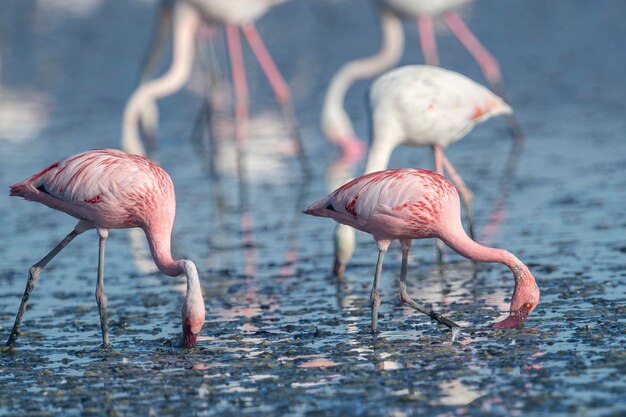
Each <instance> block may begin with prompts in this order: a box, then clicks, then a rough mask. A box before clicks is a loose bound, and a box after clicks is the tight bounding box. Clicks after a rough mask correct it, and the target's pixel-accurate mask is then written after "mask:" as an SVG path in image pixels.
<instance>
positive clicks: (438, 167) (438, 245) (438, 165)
mask: <svg viewBox="0 0 626 417" xmlns="http://www.w3.org/2000/svg"><path fill="white" fill-rule="evenodd" d="M438 148H439V147H438V146H433V155H434V157H435V172H436V173H437V174H439V175H443V174H444V173H443V161H442V160H441V152H439V150H438ZM444 248H445V246H444V244H443V242H442V241H441V239H436V240H435V252H436V253H437V255H436V258H437V264H438V265H439V266H442V265H443V252H444Z"/></svg>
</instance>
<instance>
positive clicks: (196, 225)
mask: <svg viewBox="0 0 626 417" xmlns="http://www.w3.org/2000/svg"><path fill="white" fill-rule="evenodd" d="M43 3H44V2H42V3H39V2H21V1H17V0H15V1H9V3H8V5H7V7H8V11H9V12H10V13H9V15H11V16H14V18H13V19H9V18H7V15H5V16H4V17H0V28H1V29H2V32H1V33H2V37H1V38H0V45H2V48H0V54H1V55H0V56H1V57H2V74H1V77H0V93H2V92H3V91H8V89H9V88H10V89H11V90H12V91H22V92H24V93H25V94H26V93H28V94H27V96H28V97H29V98H32V97H33V96H37V97H39V96H45V100H39V101H37V102H36V103H31V104H29V102H27V101H26V99H22V101H23V104H24V106H25V107H26V108H29V107H28V106H30V108H32V109H35V110H37V112H39V113H38V114H39V115H40V117H39V119H37V120H38V121H39V122H40V123H43V124H44V125H45V128H43V129H42V130H41V132H40V133H38V134H36V135H34V137H25V138H22V139H19V140H18V139H16V138H19V137H20V135H19V134H13V135H11V134H8V133H3V130H2V129H4V125H3V124H0V180H1V181H0V183H1V184H4V185H5V186H7V187H8V185H10V184H12V183H14V182H16V181H18V180H21V179H23V178H25V177H27V176H29V175H31V174H32V173H34V172H36V171H37V170H40V169H42V168H43V167H44V166H46V165H47V164H49V163H52V162H54V161H56V160H58V159H61V158H63V157H65V156H68V155H71V154H73V153H77V152H79V151H82V150H85V149H88V148H94V147H118V144H119V142H118V140H119V132H120V128H119V126H120V121H121V112H122V108H123V104H124V101H125V99H126V98H127V97H128V95H129V94H130V92H131V90H132V89H133V88H134V86H135V83H136V82H137V79H138V71H139V65H140V61H141V57H142V56H143V55H142V54H143V53H144V48H145V47H146V46H147V42H148V38H149V35H150V31H149V30H148V29H146V30H145V31H144V32H142V33H139V32H138V31H139V30H140V29H141V28H150V27H151V25H152V18H153V12H152V10H153V5H152V4H151V3H150V2H131V4H128V5H127V4H126V2H98V1H90V2H86V3H85V4H84V5H83V6H82V8H72V9H71V10H70V11H68V9H54V8H52V6H51V4H53V2H48V3H49V4H43ZM62 3H63V2H58V4H62ZM601 3H602V4H595V2H583V1H567V2H566V1H552V2H545V1H540V0H533V1H523V2H522V1H516V2H500V1H497V0H480V1H477V2H476V3H475V4H474V5H473V6H472V7H471V8H468V9H466V10H465V11H464V13H463V17H464V18H465V19H466V21H467V23H468V25H469V26H470V27H472V28H474V29H475V32H476V34H477V35H478V37H479V38H480V39H481V40H482V41H483V42H484V44H485V45H486V46H487V47H488V48H489V49H490V50H491V52H493V54H494V55H495V56H496V57H498V58H499V59H500V64H501V69H502V72H503V74H504V80H505V82H506V86H507V91H508V95H509V98H510V101H511V104H512V106H513V107H514V108H515V110H516V111H517V115H518V117H519V120H520V122H521V123H522V125H523V127H524V129H525V131H526V134H527V140H526V142H525V144H524V149H523V151H522V152H521V154H519V155H518V156H516V158H518V159H516V162H517V165H516V167H515V170H514V172H513V173H510V172H508V171H510V170H508V169H507V161H508V160H509V158H510V152H511V148H512V142H511V140H510V138H509V136H508V132H507V128H506V123H505V121H504V120H502V119H496V120H492V121H489V122H488V123H486V124H484V125H481V126H479V127H477V128H476V129H475V130H474V132H472V133H471V134H470V135H468V137H467V138H466V139H464V140H462V141H461V142H459V143H457V144H454V145H452V146H451V147H450V148H449V150H448V157H449V158H450V160H451V161H453V162H454V164H455V166H456V167H457V169H458V170H459V172H460V173H462V175H463V176H464V178H465V180H466V182H467V184H468V185H469V186H470V187H471V188H472V190H473V191H474V204H475V205H474V213H475V219H476V222H477V225H478V231H479V241H480V242H482V243H485V244H489V245H493V246H497V247H503V248H506V249H508V250H510V251H511V252H513V253H515V254H516V255H518V257H519V258H520V259H522V260H523V261H524V262H526V263H527V264H528V266H529V267H530V269H531V271H532V272H533V273H534V275H535V277H536V279H537V282H538V285H539V287H540V289H541V297H542V298H541V302H540V304H539V306H538V307H537V308H536V310H535V311H534V312H533V313H532V315H531V316H530V317H529V319H528V321H527V322H526V325H525V327H524V328H523V329H514V330H493V329H491V328H490V324H491V323H493V322H494V321H495V320H496V319H498V318H499V317H502V316H503V315H504V314H505V311H506V310H507V308H508V302H509V301H510V297H511V295H512V290H513V279H512V275H511V273H510V272H509V271H508V270H506V268H504V267H503V266H500V265H486V264H479V265H474V264H472V263H471V262H469V261H467V260H465V259H463V258H460V257H459V256H457V255H456V254H454V253H452V252H451V251H450V250H449V249H448V250H446V252H445V261H446V262H445V265H444V266H443V267H439V266H438V265H437V264H436V263H435V251H434V245H433V242H431V241H419V242H415V243H414V246H413V248H412V251H411V258H410V261H409V278H408V280H409V292H410V293H411V294H412V296H413V297H414V298H415V299H418V300H420V301H423V302H424V303H426V304H429V305H432V306H433V307H434V308H436V309H437V310H438V311H439V312H441V313H444V314H445V315H446V316H447V317H449V318H450V319H452V320H454V321H456V322H458V323H459V324H461V325H462V326H463V330H462V332H461V334H460V335H459V337H458V338H457V339H456V340H455V341H452V340H451V335H450V332H449V330H448V329H445V328H443V327H441V326H438V325H437V324H436V323H434V322H432V321H431V320H430V319H429V318H428V317H425V316H422V315H420V314H419V313H416V312H414V311H412V310H409V309H408V308H406V307H403V306H401V305H400V303H399V301H398V300H397V291H398V284H397V279H398V277H399V273H400V247H399V245H398V244H394V245H392V247H391V248H390V251H389V254H388V257H387V260H386V262H385V265H384V269H383V278H382V282H381V297H382V302H383V304H382V307H381V315H380V320H379V327H380V333H379V334H376V335H372V334H371V333H370V332H369V323H370V313H369V305H368V298H369V292H370V285H371V281H372V278H373V272H374V266H375V261H376V246H375V243H374V241H373V240H372V239H371V237H370V236H367V235H364V234H359V235H358V236H357V250H356V253H355V257H354V258H353V260H352V261H351V263H350V265H349V267H348V270H347V276H346V278H345V280H343V281H338V280H336V279H334V278H332V277H331V276H330V271H331V266H332V260H333V255H332V250H333V249H332V241H331V236H332V231H333V228H334V224H332V222H331V221H329V220H325V219H318V218H312V217H308V216H305V215H303V214H302V213H301V210H302V209H303V208H305V207H306V205H307V203H311V202H313V201H315V200H316V199H317V198H319V197H320V196H322V195H324V194H325V193H326V192H327V191H328V190H327V188H328V186H327V178H326V177H327V175H328V174H327V170H328V168H329V166H330V167H331V168H332V167H333V166H332V161H333V160H334V159H335V158H336V157H337V150H336V149H334V148H333V147H332V146H331V145H329V144H328V143H327V142H326V141H325V140H324V138H323V136H322V135H321V132H320V131H319V128H318V118H319V110H320V106H321V102H322V97H323V96H322V94H323V91H324V88H325V86H326V85H327V82H328V79H329V77H330V76H331V75H332V74H333V72H334V71H335V70H336V69H337V68H338V67H339V66H340V65H341V63H342V62H344V61H346V60H348V59H353V58H357V57H360V56H365V55H367V54H369V53H372V52H374V51H375V50H376V48H377V47H378V29H376V28H375V26H376V17H375V11H374V8H373V7H371V4H369V3H367V4H366V3H365V2H360V1H359V0H346V1H331V0H325V1H322V0H319V1H300V0H298V1H292V2H289V3H288V4H286V5H284V6H282V7H281V8H277V9H275V10H274V11H272V12H271V13H269V14H268V15H267V16H266V17H265V18H264V19H263V20H262V21H260V22H259V23H258V28H259V31H260V33H261V34H262V35H264V36H265V41H266V43H267V45H268V48H269V49H270V50H271V51H272V52H273V53H274V55H275V58H276V61H277V63H278V65H279V67H280V68H281V69H283V71H284V73H285V74H286V78H287V80H288V81H289V83H290V84H291V85H292V87H293V89H294V98H295V106H296V112H297V115H298V118H299V120H300V125H301V129H302V133H303V137H304V140H305V144H306V147H307V149H308V151H309V152H310V155H311V161H312V162H313V170H314V175H313V178H312V180H311V181H309V182H306V181H304V180H303V179H302V176H301V173H300V169H299V166H298V161H297V158H296V157H295V156H294V154H293V150H292V149H291V142H290V141H289V138H288V134H289V133H288V131H287V129H286V128H285V124H284V122H283V120H282V118H281V113H280V109H279V108H278V107H277V106H276V105H275V103H274V102H273V98H272V95H271V91H270V90H269V88H268V87H267V85H266V84H265V79H264V78H263V75H262V74H261V73H260V72H259V71H258V68H257V67H255V66H254V65H255V64H254V62H253V60H252V58H251V56H250V54H249V51H247V55H246V60H247V63H249V64H250V65H249V69H248V76H249V78H250V86H251V89H252V103H253V104H252V113H251V120H250V125H249V132H250V134H249V138H248V142H247V144H246V149H247V152H246V158H247V174H246V177H247V178H248V182H247V185H246V187H245V188H244V190H245V200H246V204H245V205H244V206H243V208H242V204H241V197H242V195H241V188H240V185H241V184H240V182H239V181H238V178H237V170H236V163H235V160H236V156H235V148H234V145H233V142H232V140H231V136H232V128H231V125H230V122H231V121H232V120H231V119H230V118H229V117H226V118H225V120H223V121H221V122H220V121H219V120H218V121H217V122H216V123H217V124H218V125H217V126H216V127H215V131H216V132H218V133H219V136H220V137H221V139H218V140H216V143H215V144H214V145H215V146H217V147H218V148H219V155H220V158H219V161H218V162H217V167H216V169H217V171H218V173H219V180H214V179H212V177H211V175H210V173H209V168H208V167H209V154H210V150H208V151H205V150H204V149H205V147H204V145H205V144H206V143H204V144H203V143H200V144H198V143H195V144H194V142H193V141H192V140H191V139H190V136H191V132H192V128H193V124H194V120H195V118H196V114H197V111H198V109H200V108H201V107H202V101H203V99H202V97H201V96H200V95H199V93H201V92H202V85H203V84H202V83H203V82H205V81H206V76H204V78H203V75H202V70H201V68H197V69H196V70H195V74H196V76H195V78H194V80H192V82H191V87H189V88H187V89H186V90H185V92H182V93H180V94H178V95H176V96H175V97H173V98H168V99H166V100H163V101H162V102H161V103H160V110H161V126H160V129H159V142H158V151H157V153H156V154H155V158H156V159H157V160H158V162H159V163H160V164H161V165H162V166H163V167H164V168H165V169H166V170H167V171H168V172H169V173H170V175H171V177H172V179H173V181H174V184H175V186H176V192H177V219H176V224H175V226H174V237H173V250H174V252H175V254H176V255H177V256H178V257H183V256H184V257H187V258H190V259H193V260H194V261H195V262H196V264H197V265H198V269H199V271H200V274H201V278H202V285H203V290H204V294H205V301H206V306H207V322H206V324H205V326H204V328H203V330H202V332H201V334H200V336H199V337H198V343H197V347H196V348H194V349H191V350H181V349H178V348H175V347H173V342H174V340H175V336H176V335H177V333H178V332H179V331H180V307H181V304H182V298H183V294H184V293H183V292H184V288H185V282H184V280H183V279H182V278H180V279H178V278H169V277H166V276H164V275H163V274H161V273H159V272H158V271H155V270H154V267H153V264H152V263H151V260H150V258H149V257H148V256H147V252H146V247H145V244H144V237H143V236H141V235H137V234H136V233H134V234H131V233H129V232H128V231H125V230H114V231H111V233H110V238H109V242H107V254H106V273H105V289H106V293H107V295H108V300H109V301H108V316H109V332H110V337H111V343H112V345H113V346H112V348H111V349H102V348H100V346H99V344H100V342H101V339H100V327H99V319H98V313H97V305H96V303H95V298H94V291H95V281H96V267H97V235H96V233H95V232H89V233H86V234H84V235H83V236H80V237H79V238H77V239H76V240H75V241H74V242H72V243H71V245H70V246H68V248H67V249H66V250H65V251H64V252H63V253H62V254H61V255H59V257H58V258H56V259H55V260H54V261H53V262H52V263H51V264H50V266H49V267H48V268H47V269H46V270H44V272H43V273H42V275H41V278H40V280H39V281H38V283H37V285H36V288H35V290H34V293H33V295H32V297H31V301H30V303H29V308H28V310H27V312H26V315H25V319H24V322H23V325H22V334H21V336H20V338H19V340H18V343H17V345H16V346H15V348H11V349H7V348H1V349H0V416H15V415H23V416H88V415H106V416H131V415H149V416H165V415H172V416H183V415H185V416H188V415H193V416H229V415H233V416H235V415H255V416H256V415H285V416H324V415H372V416H374V415H376V416H380V415H386V416H417V415H439V416H485V415H496V416H518V415H524V416H544V415H557V416H619V415H624V414H625V413H626V377H625V376H624V375H626V350H625V349H624V346H626V332H625V328H624V326H625V324H626V303H625V302H626V238H625V236H626V216H625V215H624V213H625V210H624V202H625V201H626V176H625V175H624V172H625V170H626V141H625V140H624V132H626V119H625V118H624V114H626V105H625V104H624V99H623V97H624V93H626V88H625V87H626V86H625V82H624V79H623V75H624V72H623V65H622V64H623V62H624V61H625V60H626V49H624V48H623V47H621V44H620V42H621V41H622V40H623V39H624V38H626V26H624V25H623V22H622V20H621V19H619V16H623V15H624V13H626V5H625V4H623V3H622V2H621V1H619V0H612V1H605V2H601ZM59 7H60V6H59ZM111 21H115V22H116V25H117V26H116V29H115V30H113V29H112V28H111V24H110V22H111ZM24 22H26V23H24ZM581 22H585V24H582V23H581ZM286 33H288V34H289V36H285V34H286ZM406 36H407V41H406V52H405V55H404V58H403V63H416V62H421V57H420V52H419V44H418V42H417V40H416V30H415V28H414V26H413V25H411V24H407V25H406ZM438 40H439V46H440V54H441V60H442V64H443V65H444V66H446V67H448V68H451V69H454V70H457V71H460V72H463V73H465V74H468V75H469V76H471V77H472V78H473V79H475V80H477V81H479V82H483V80H482V78H481V76H480V72H479V69H478V67H477V66H476V65H475V63H474V62H473V61H472V59H471V57H470V56H468V55H467V54H466V53H465V52H464V50H463V49H462V48H461V47H460V46H459V45H458V43H456V41H455V40H454V38H452V37H451V36H450V35H449V34H447V32H446V30H445V29H444V28H440V30H438ZM302 45H306V47H303V46H302ZM203 80H204V81H203ZM194 82H195V84H194ZM367 85H368V83H367V82H360V83H358V84H356V85H355V86H354V88H353V89H351V90H350V94H349V96H348V98H347V102H346V105H347V109H348V112H349V113H350V115H351V117H352V118H353V120H354V122H355V127H356V129H357V133H358V134H359V135H360V136H361V137H363V138H365V137H367V134H366V131H367V121H366V117H365V108H364V102H363V97H364V92H365V89H366V88H367ZM3 89H4V90H3ZM2 97H3V96H2V94H0V98H2ZM4 97H6V96H4ZM6 102H8V101H3V103H6ZM223 103H225V105H226V106H228V105H230V104H229V102H228V100H224V101H223ZM42 106H44V107H45V109H46V110H45V112H44V111H42V110H41V108H42ZM0 108H1V107H0ZM5 108H6V107H5ZM226 113H228V112H226ZM220 132H221V133H220ZM5 137H8V138H10V139H5ZM391 165H392V166H397V167H399V166H420V167H427V168H429V167H432V156H431V153H430V152H429V151H428V150H426V149H402V150H398V151H396V152H395V153H394V155H393V157H392V162H391ZM334 168H338V167H337V166H334ZM339 168H340V167H339ZM361 169H362V165H357V166H355V167H346V169H345V170H343V171H342V170H341V169H336V170H335V171H332V170H331V171H332V172H339V171H341V172H343V173H344V175H354V174H356V173H359V172H360V170H361ZM507 172H508V174H510V175H509V176H507V177H506V178H504V175H505V174H506V173H507ZM0 223H1V227H0V254H2V257H1V259H0V336H1V337H2V338H5V337H8V334H9V332H10V329H11V326H12V324H13V320H14V317H15V316H14V315H15V312H16V309H17V307H18V304H19V300H20V297H21V294H22V292H23V289H24V284H25V280H26V276H27V270H28V267H29V266H30V265H32V264H33V263H34V262H35V261H37V260H38V259H40V258H41V257H42V256H43V255H44V254H45V253H46V252H47V251H48V250H49V249H50V248H51V247H53V245H55V244H56V243H57V242H58V241H60V240H61V239H62V237H63V236H64V235H65V234H66V233H67V232H69V231H70V230H71V228H72V227H73V225H74V220H73V219H71V218H70V217H68V216H67V215H64V214H62V213H52V212H51V211H50V210H49V209H47V208H45V207H43V206H40V205H36V204H32V203H27V202H24V201H19V200H18V199H15V198H9V197H8V196H7V195H6V194H5V195H4V196H3V197H2V198H0Z"/></svg>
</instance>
